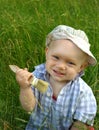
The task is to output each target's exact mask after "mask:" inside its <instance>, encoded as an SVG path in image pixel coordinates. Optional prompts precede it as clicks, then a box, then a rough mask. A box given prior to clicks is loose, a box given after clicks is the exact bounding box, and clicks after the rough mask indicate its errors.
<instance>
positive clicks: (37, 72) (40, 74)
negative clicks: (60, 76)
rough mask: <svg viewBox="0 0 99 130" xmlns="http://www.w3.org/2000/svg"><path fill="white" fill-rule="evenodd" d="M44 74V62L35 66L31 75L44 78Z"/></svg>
mask: <svg viewBox="0 0 99 130" xmlns="http://www.w3.org/2000/svg"><path fill="white" fill-rule="evenodd" d="M45 74H46V67H45V63H42V64H40V65H37V66H35V70H34V71H33V75H35V76H36V77H37V78H40V79H44V75H45Z"/></svg>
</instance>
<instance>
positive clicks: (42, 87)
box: [9, 65, 48, 93]
mask: <svg viewBox="0 0 99 130" xmlns="http://www.w3.org/2000/svg"><path fill="white" fill-rule="evenodd" d="M9 67H10V69H11V70H12V71H13V72H14V73H16V72H17V71H18V70H19V69H20V68H19V67H18V66H16V65H9ZM29 81H30V84H31V85H32V87H33V86H34V87H35V88H37V89H38V90H39V91H40V92H41V93H45V92H46V91H47V89H48V83H47V82H46V81H43V80H41V79H38V78H36V77H35V76H31V77H30V78H29Z"/></svg>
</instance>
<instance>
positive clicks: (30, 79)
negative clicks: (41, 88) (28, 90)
mask: <svg viewBox="0 0 99 130" xmlns="http://www.w3.org/2000/svg"><path fill="white" fill-rule="evenodd" d="M9 67H10V69H11V70H12V71H13V72H14V73H16V72H17V71H18V70H19V69H21V68H20V67H18V66H17V65H9ZM33 79H34V78H33V76H31V77H29V79H28V80H29V82H30V84H31V83H32V81H33Z"/></svg>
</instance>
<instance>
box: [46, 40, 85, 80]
mask: <svg viewBox="0 0 99 130" xmlns="http://www.w3.org/2000/svg"><path fill="white" fill-rule="evenodd" d="M85 57H86V54H84V53H83V52H82V51H81V50H80V49H79V48H78V47H76V46H75V45H74V44H73V43H72V42H71V41H69V40H56V41H53V42H52V43H51V44H50V45H49V47H48V48H46V69H47V71H48V73H49V74H50V76H52V78H53V79H54V80H55V81H58V82H68V81H70V80H72V79H74V78H75V77H76V76H77V74H78V73H79V72H81V71H82V70H83V69H84V68H85V66H86V64H85V59H86V58H85Z"/></svg>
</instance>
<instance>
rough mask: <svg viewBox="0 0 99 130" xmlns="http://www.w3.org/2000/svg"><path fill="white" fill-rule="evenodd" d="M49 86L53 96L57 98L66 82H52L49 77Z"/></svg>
mask: <svg viewBox="0 0 99 130" xmlns="http://www.w3.org/2000/svg"><path fill="white" fill-rule="evenodd" d="M50 84H51V87H52V90H53V94H54V96H56V97H58V95H59V93H60V91H61V89H62V88H63V87H64V85H65V84H66V82H58V81H55V80H53V78H52V77H51V76H50Z"/></svg>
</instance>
